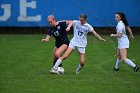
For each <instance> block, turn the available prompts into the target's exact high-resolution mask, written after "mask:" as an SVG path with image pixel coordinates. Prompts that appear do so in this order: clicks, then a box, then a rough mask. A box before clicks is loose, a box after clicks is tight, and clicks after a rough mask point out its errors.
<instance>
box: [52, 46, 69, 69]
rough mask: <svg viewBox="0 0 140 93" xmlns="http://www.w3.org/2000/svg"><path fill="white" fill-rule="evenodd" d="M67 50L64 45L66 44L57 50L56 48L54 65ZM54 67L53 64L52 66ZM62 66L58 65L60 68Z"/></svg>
mask: <svg viewBox="0 0 140 93" xmlns="http://www.w3.org/2000/svg"><path fill="white" fill-rule="evenodd" d="M67 48H68V45H66V44H62V45H61V46H60V47H59V48H57V50H56V51H55V56H56V58H57V59H56V60H55V63H56V61H57V60H58V58H60V57H61V55H62V53H63V52H64V51H66V49H67ZM54 65H55V64H54ZM61 66H62V64H60V65H59V67H61Z"/></svg>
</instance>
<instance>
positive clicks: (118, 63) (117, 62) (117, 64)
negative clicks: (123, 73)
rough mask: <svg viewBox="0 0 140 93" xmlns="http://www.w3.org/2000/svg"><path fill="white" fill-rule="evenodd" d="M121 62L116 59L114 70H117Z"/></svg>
mask: <svg viewBox="0 0 140 93" xmlns="http://www.w3.org/2000/svg"><path fill="white" fill-rule="evenodd" d="M120 63H121V60H120V59H118V58H117V61H116V65H115V68H116V69H118V68H119V67H120Z"/></svg>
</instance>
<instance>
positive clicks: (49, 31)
mask: <svg viewBox="0 0 140 93" xmlns="http://www.w3.org/2000/svg"><path fill="white" fill-rule="evenodd" d="M51 31H52V28H51V27H49V28H48V33H47V35H49V36H51V35H52V33H51Z"/></svg>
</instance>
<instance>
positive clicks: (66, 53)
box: [54, 47, 73, 67]
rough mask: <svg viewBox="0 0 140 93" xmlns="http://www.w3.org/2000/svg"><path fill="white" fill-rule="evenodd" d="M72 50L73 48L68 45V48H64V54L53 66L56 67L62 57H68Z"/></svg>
mask: <svg viewBox="0 0 140 93" xmlns="http://www.w3.org/2000/svg"><path fill="white" fill-rule="evenodd" d="M72 51H73V49H72V48H70V47H68V49H67V50H66V52H65V54H64V55H63V56H62V57H60V58H59V59H58V60H57V61H56V64H55V65H54V66H55V67H58V65H59V64H61V63H62V61H63V60H64V59H66V58H68V57H69V56H70V54H71V53H72Z"/></svg>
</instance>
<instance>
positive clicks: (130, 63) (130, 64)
mask: <svg viewBox="0 0 140 93" xmlns="http://www.w3.org/2000/svg"><path fill="white" fill-rule="evenodd" d="M125 63H126V64H128V65H129V66H131V67H133V68H134V67H135V66H136V65H135V64H134V63H133V62H132V61H131V60H130V59H126V61H125Z"/></svg>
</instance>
